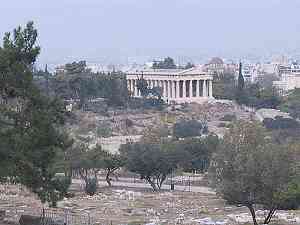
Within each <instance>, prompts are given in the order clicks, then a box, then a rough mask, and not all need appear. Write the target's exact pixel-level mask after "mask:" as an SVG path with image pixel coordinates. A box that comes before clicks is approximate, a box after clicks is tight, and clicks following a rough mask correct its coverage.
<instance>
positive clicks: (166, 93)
mask: <svg viewBox="0 0 300 225" xmlns="http://www.w3.org/2000/svg"><path fill="white" fill-rule="evenodd" d="M163 82H164V96H165V98H167V97H168V95H169V93H168V87H167V82H168V81H166V80H164V81H163Z"/></svg>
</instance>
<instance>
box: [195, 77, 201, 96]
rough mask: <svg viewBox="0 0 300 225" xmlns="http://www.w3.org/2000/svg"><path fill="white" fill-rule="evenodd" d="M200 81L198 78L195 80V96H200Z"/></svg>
mask: <svg viewBox="0 0 300 225" xmlns="http://www.w3.org/2000/svg"><path fill="white" fill-rule="evenodd" d="M199 85H200V82H199V80H197V81H196V97H197V98H199V97H200V93H199V89H200V86H199Z"/></svg>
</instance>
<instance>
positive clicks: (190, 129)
mask: <svg viewBox="0 0 300 225" xmlns="http://www.w3.org/2000/svg"><path fill="white" fill-rule="evenodd" d="M203 128H204V127H203V125H202V123H200V122H198V121H197V120H182V121H180V122H177V123H175V125H174V128H173V136H174V137H176V138H186V137H197V136H201V134H202V130H203Z"/></svg>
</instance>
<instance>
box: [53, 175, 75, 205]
mask: <svg viewBox="0 0 300 225" xmlns="http://www.w3.org/2000/svg"><path fill="white" fill-rule="evenodd" d="M71 182H72V181H71V179H70V178H69V177H55V178H54V180H53V182H52V185H53V187H54V189H53V191H52V192H51V193H49V196H48V199H49V202H50V206H51V207H56V204H57V202H58V201H60V200H62V199H63V198H64V197H67V196H68V190H69V187H70V185H71Z"/></svg>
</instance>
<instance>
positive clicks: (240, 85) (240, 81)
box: [238, 62, 245, 91]
mask: <svg viewBox="0 0 300 225" xmlns="http://www.w3.org/2000/svg"><path fill="white" fill-rule="evenodd" d="M244 87H245V81H244V76H243V73H242V62H240V66H239V77H238V90H239V91H243V89H244Z"/></svg>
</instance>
